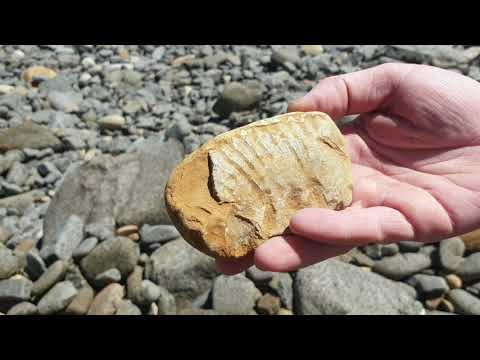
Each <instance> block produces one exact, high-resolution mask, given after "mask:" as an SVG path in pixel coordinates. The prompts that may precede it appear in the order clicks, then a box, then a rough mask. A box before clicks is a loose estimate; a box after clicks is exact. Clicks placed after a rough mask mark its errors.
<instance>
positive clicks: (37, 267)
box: [26, 251, 47, 280]
mask: <svg viewBox="0 0 480 360" xmlns="http://www.w3.org/2000/svg"><path fill="white" fill-rule="evenodd" d="M26 259H27V267H26V270H27V273H28V275H29V276H30V279H32V280H37V279H38V278H39V277H40V276H42V274H43V273H44V272H45V271H46V270H47V266H46V265H45V262H44V261H43V259H42V258H41V257H40V255H38V254H37V253H36V252H35V251H29V252H28V253H27V257H26Z"/></svg>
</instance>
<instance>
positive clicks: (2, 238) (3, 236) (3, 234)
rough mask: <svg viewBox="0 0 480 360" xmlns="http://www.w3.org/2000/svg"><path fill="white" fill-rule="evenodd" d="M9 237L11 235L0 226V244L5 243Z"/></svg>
mask: <svg viewBox="0 0 480 360" xmlns="http://www.w3.org/2000/svg"><path fill="white" fill-rule="evenodd" d="M10 236H12V234H11V233H10V232H9V231H7V229H5V228H4V227H3V226H1V225H0V244H4V243H6V242H7V240H8V239H9V238H10Z"/></svg>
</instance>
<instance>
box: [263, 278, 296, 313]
mask: <svg viewBox="0 0 480 360" xmlns="http://www.w3.org/2000/svg"><path fill="white" fill-rule="evenodd" d="M268 287H269V289H270V290H271V291H272V292H273V293H274V294H275V295H276V296H278V297H279V298H280V300H281V304H282V305H283V306H284V307H285V308H287V309H289V310H291V309H292V308H293V280H292V277H291V276H290V274H288V273H276V274H275V275H274V276H273V278H272V280H270V282H269V283H268Z"/></svg>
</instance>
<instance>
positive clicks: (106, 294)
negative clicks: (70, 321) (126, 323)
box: [87, 283, 124, 315]
mask: <svg viewBox="0 0 480 360" xmlns="http://www.w3.org/2000/svg"><path fill="white" fill-rule="evenodd" d="M123 295H124V289H123V286H122V285H119V284H116V283H114V284H110V285H108V286H107V287H105V288H104V289H103V290H102V291H100V292H99V293H98V294H97V296H95V299H93V302H92V304H91V306H90V309H89V310H88V313H87V315H113V314H115V313H116V312H117V307H118V305H119V304H120V302H121V301H122V299H123Z"/></svg>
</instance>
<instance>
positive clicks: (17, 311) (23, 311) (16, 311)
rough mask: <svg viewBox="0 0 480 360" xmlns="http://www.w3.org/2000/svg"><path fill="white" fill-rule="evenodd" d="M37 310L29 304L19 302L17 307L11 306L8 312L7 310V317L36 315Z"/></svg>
mask: <svg viewBox="0 0 480 360" xmlns="http://www.w3.org/2000/svg"><path fill="white" fill-rule="evenodd" d="M37 313H38V309H37V307H36V306H35V305H34V304H32V303H29V302H26V301H24V302H21V303H18V304H17V305H15V306H13V307H12V308H11V309H10V310H8V313H7V315H14V316H19V315H25V316H28V315H37Z"/></svg>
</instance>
